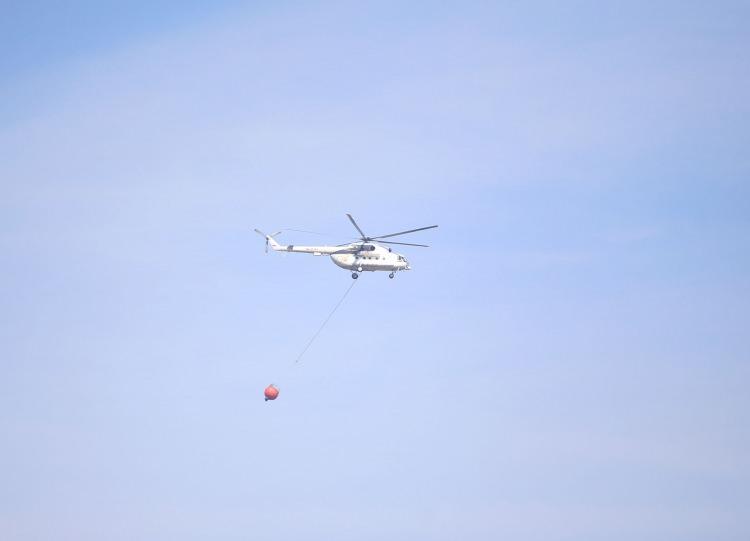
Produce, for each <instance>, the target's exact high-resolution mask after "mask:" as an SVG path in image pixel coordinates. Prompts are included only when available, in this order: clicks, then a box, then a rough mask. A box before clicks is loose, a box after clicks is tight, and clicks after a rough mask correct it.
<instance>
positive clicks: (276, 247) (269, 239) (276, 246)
mask: <svg viewBox="0 0 750 541" xmlns="http://www.w3.org/2000/svg"><path fill="white" fill-rule="evenodd" d="M255 232H256V233H257V234H258V235H260V236H261V237H265V239H266V253H268V245H269V244H270V245H271V248H273V250H274V251H277V250H280V249H281V245H280V244H279V243H278V242H276V239H274V237H275V236H277V235H280V234H281V231H277V232H276V233H274V234H273V235H266V234H265V233H264V232H263V231H261V230H260V229H256V230H255Z"/></svg>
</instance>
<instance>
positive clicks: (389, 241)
mask: <svg viewBox="0 0 750 541" xmlns="http://www.w3.org/2000/svg"><path fill="white" fill-rule="evenodd" d="M376 242H377V243H378V244H403V245H404V246H421V247H422V248H429V246H427V245H426V244H412V243H411V242H393V241H392V240H379V241H376Z"/></svg>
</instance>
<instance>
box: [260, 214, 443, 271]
mask: <svg viewBox="0 0 750 541" xmlns="http://www.w3.org/2000/svg"><path fill="white" fill-rule="evenodd" d="M347 216H348V217H349V220H350V221H351V222H352V225H354V227H356V228H357V231H358V232H359V234H360V237H359V239H360V240H359V241H355V242H351V243H348V244H340V245H338V246H296V245H294V244H289V245H287V246H283V245H281V244H279V243H278V242H276V239H275V238H274V237H276V236H277V235H279V233H281V231H279V232H278V233H274V234H273V235H266V234H265V233H263V232H262V231H260V230H258V229H256V230H255V232H256V233H258V234H259V235H261V236H263V237H265V239H266V253H268V245H269V244H270V245H271V248H272V249H273V251H275V252H298V253H302V254H312V255H317V256H320V255H329V256H331V260H332V261H333V262H334V263H335V264H336V265H338V266H339V267H341V268H342V269H348V270H350V271H353V272H352V278H354V279H355V280H356V279H357V278H359V274H358V273H360V272H363V271H387V272H390V274H389V275H388V278H393V277H394V276H395V273H396V272H398V271H404V270H411V267H410V266H409V261H407V259H406V258H405V257H404V256H403V255H401V254H397V253H396V252H394V251H392V250H391V249H390V248H389V247H387V246H381V244H400V245H403V246H420V247H422V248H429V246H427V245H426V244H412V243H409V242H394V241H387V240H381V239H387V238H390V237H396V236H398V235H406V234H407V233H414V232H415V231H423V230H425V229H432V228H434V227H437V226H436V225H429V226H427V227H419V228H417V229H409V230H408V231H400V232H398V233H391V234H389V235H378V236H377V237H368V236H367V235H365V234H364V232H363V231H362V230H361V229H360V228H359V226H358V225H357V222H355V221H354V218H352V215H351V214H347Z"/></svg>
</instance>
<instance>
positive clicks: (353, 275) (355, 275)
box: [352, 272, 359, 280]
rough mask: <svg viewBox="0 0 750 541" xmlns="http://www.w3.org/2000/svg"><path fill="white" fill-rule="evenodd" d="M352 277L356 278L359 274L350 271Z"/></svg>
mask: <svg viewBox="0 0 750 541" xmlns="http://www.w3.org/2000/svg"><path fill="white" fill-rule="evenodd" d="M352 278H354V279H355V280H356V279H357V278H359V274H357V273H356V272H353V273H352Z"/></svg>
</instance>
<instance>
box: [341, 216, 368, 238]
mask: <svg viewBox="0 0 750 541" xmlns="http://www.w3.org/2000/svg"><path fill="white" fill-rule="evenodd" d="M346 215H347V216H348V217H349V221H350V222H351V223H352V225H353V226H354V227H356V228H357V231H359V234H360V235H362V238H363V239H366V238H367V235H365V233H364V231H362V230H361V229H360V228H359V226H358V225H357V222H355V221H354V218H352V215H351V214H349V213H348V212H347V213H346Z"/></svg>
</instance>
